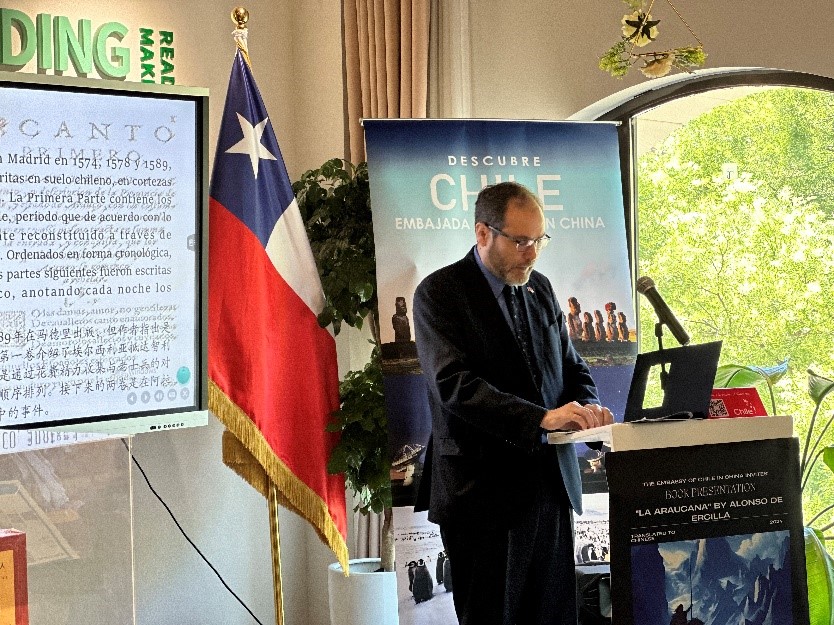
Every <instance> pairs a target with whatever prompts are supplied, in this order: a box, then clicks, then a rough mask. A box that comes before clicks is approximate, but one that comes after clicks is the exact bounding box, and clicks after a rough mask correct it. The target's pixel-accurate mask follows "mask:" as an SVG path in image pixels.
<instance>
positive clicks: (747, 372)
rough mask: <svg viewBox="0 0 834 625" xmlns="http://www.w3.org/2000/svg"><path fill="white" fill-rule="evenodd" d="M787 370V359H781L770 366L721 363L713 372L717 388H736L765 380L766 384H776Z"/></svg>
mask: <svg viewBox="0 0 834 625" xmlns="http://www.w3.org/2000/svg"><path fill="white" fill-rule="evenodd" d="M787 371H788V360H787V359H785V360H782V361H780V362H779V363H777V364H776V365H773V366H772V367H757V366H755V365H750V366H746V365H734V364H730V365H722V366H720V367H718V370H717V371H716V372H715V386H716V387H717V388H738V387H741V386H753V385H755V384H756V383H757V382H761V381H763V380H764V381H765V382H766V383H767V384H768V386H772V385H774V384H776V382H778V381H779V380H781V379H782V378H783V377H784V376H785V373H786V372H787Z"/></svg>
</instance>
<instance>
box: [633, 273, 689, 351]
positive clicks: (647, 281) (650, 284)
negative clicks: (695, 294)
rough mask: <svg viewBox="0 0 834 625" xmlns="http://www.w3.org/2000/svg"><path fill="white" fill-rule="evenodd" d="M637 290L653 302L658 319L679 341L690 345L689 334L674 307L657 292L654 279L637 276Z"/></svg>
mask: <svg viewBox="0 0 834 625" xmlns="http://www.w3.org/2000/svg"><path fill="white" fill-rule="evenodd" d="M637 291H639V292H640V293H642V294H643V295H645V296H646V299H647V300H649V302H651V305H652V306H653V307H654V312H655V314H657V319H658V321H660V323H665V324H666V327H667V328H669V331H670V332H671V333H672V335H673V336H674V337H675V339H677V341H678V343H680V344H681V345H688V344H689V335H688V334H687V333H686V330H684V329H683V326H682V325H681V322H680V321H678V318H677V317H675V313H673V312H672V309H671V308H669V305H668V304H667V303H666V302H665V301H664V300H663V298H662V297H661V296H660V293H658V292H657V289H656V288H655V287H654V280H652V279H651V278H650V277H649V276H642V277H640V278H637Z"/></svg>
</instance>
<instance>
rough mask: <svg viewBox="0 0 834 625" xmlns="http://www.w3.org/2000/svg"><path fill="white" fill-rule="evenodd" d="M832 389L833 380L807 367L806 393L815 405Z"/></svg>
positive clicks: (833, 385) (833, 388)
mask: <svg viewBox="0 0 834 625" xmlns="http://www.w3.org/2000/svg"><path fill="white" fill-rule="evenodd" d="M832 390H834V380H831V379H829V378H826V377H823V376H821V375H818V374H816V373H814V372H813V371H811V370H810V369H808V394H809V395H810V396H811V399H812V400H814V404H816V405H817V406H819V405H820V404H822V402H823V400H824V399H825V398H826V396H827V395H828V394H829V393H830V392H831V391H832ZM826 464H827V463H826Z"/></svg>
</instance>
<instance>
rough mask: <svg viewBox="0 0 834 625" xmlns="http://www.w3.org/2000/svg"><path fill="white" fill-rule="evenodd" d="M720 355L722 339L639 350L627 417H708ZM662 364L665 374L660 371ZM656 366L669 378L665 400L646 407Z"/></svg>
mask: <svg viewBox="0 0 834 625" xmlns="http://www.w3.org/2000/svg"><path fill="white" fill-rule="evenodd" d="M720 356H721V341H714V342H712V343H703V344H701V345H686V346H684V347H673V348H670V349H664V350H660V351H656V352H646V353H644V354H638V355H637V360H636V362H635V364H634V376H633V377H632V379H631V386H630V387H629V390H628V400H627V401H626V407H625V413H624V415H623V421H624V422H626V423H634V422H639V421H663V420H672V419H706V418H707V415H708V414H709V401H710V397H711V396H712V387H713V385H714V382H715V372H716V370H717V369H718V359H719V358H720ZM661 364H663V365H664V366H665V369H666V374H665V375H663V374H660V372H661ZM655 367H656V369H655V371H656V372H657V373H659V374H660V375H661V378H665V382H664V388H663V401H662V403H661V404H660V405H659V406H653V407H644V401H645V397H646V387H647V386H648V382H649V376H650V375H651V374H652V369H653V368H655Z"/></svg>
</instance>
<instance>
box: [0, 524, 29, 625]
mask: <svg viewBox="0 0 834 625" xmlns="http://www.w3.org/2000/svg"><path fill="white" fill-rule="evenodd" d="M0 625H29V591H28V587H27V584H26V534H24V533H23V532H19V531H18V530H14V529H5V530H3V529H0Z"/></svg>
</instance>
